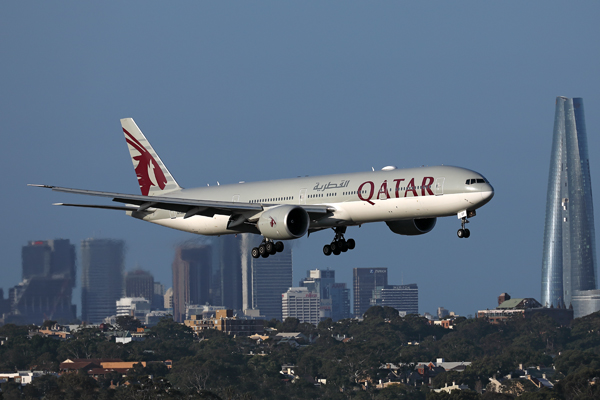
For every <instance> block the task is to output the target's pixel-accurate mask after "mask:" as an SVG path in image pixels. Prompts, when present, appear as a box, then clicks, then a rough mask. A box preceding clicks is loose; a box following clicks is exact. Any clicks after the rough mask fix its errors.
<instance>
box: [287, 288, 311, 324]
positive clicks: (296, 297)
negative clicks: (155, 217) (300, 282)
mask: <svg viewBox="0 0 600 400" xmlns="http://www.w3.org/2000/svg"><path fill="white" fill-rule="evenodd" d="M281 307H282V319H283V320H284V321H285V319H286V318H297V319H298V320H299V321H300V322H308V323H310V324H314V325H317V324H318V323H319V321H321V316H320V315H321V314H320V307H321V296H320V295H319V293H317V292H313V291H309V290H308V288H307V287H294V288H289V289H288V290H287V291H286V292H285V293H283V294H282V296H281Z"/></svg>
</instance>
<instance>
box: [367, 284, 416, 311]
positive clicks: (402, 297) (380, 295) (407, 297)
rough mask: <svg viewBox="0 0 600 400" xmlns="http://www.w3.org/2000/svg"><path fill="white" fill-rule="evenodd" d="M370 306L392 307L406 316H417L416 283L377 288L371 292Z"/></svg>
mask: <svg viewBox="0 0 600 400" xmlns="http://www.w3.org/2000/svg"><path fill="white" fill-rule="evenodd" d="M371 305H378V306H382V307H392V308H395V309H396V310H398V311H400V312H404V313H406V314H418V313H419V287H418V286H417V284H416V283H410V284H408V285H387V286H383V287H380V286H378V287H377V288H376V289H375V290H374V291H373V298H372V299H371Z"/></svg>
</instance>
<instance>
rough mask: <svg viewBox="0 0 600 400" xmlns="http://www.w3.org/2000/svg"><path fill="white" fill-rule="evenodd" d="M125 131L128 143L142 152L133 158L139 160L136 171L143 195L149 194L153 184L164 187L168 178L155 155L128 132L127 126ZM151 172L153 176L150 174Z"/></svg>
mask: <svg viewBox="0 0 600 400" xmlns="http://www.w3.org/2000/svg"><path fill="white" fill-rule="evenodd" d="M123 132H125V135H127V137H126V139H125V140H126V141H127V143H128V144H129V145H130V146H131V147H133V148H134V149H136V150H137V151H138V152H139V153H140V155H139V156H135V157H133V159H134V160H135V161H137V162H138V164H137V166H136V167H135V173H136V175H137V178H138V183H139V185H140V189H141V190H142V195H144V196H148V193H149V192H150V187H152V186H158V187H160V188H161V189H164V188H165V185H166V184H167V178H165V174H163V172H162V170H161V169H160V167H159V166H158V163H157V162H156V160H155V159H154V157H152V155H151V154H150V153H149V152H148V150H146V149H145V148H144V146H142V144H141V143H140V142H139V141H138V140H137V139H136V138H134V137H133V135H132V134H131V133H129V132H127V130H126V129H125V128H123ZM151 173H152V175H153V176H150V174H151ZM152 178H154V179H152Z"/></svg>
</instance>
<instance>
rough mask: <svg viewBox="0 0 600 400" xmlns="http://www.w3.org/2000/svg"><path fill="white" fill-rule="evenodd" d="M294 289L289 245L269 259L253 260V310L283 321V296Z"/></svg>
mask: <svg viewBox="0 0 600 400" xmlns="http://www.w3.org/2000/svg"><path fill="white" fill-rule="evenodd" d="M290 287H292V250H291V246H290V245H287V243H286V247H285V249H284V250H283V251H282V252H281V253H277V254H276V255H274V256H272V257H269V258H253V259H252V308H253V309H258V310H260V313H261V315H264V316H265V317H266V319H273V318H275V319H277V320H279V321H281V318H282V313H281V295H282V294H283V293H285V292H287V290H288V289H289V288H290Z"/></svg>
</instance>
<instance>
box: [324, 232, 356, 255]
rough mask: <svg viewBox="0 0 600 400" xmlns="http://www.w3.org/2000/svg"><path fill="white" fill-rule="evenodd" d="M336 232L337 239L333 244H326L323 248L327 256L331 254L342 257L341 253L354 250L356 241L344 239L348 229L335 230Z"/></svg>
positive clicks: (334, 239)
mask: <svg viewBox="0 0 600 400" xmlns="http://www.w3.org/2000/svg"><path fill="white" fill-rule="evenodd" d="M333 231H334V232H335V237H334V238H333V241H332V242H331V244H326V245H325V246H323V254H325V255H326V256H329V255H331V253H333V254H335V255H336V256H337V255H340V253H345V252H347V251H348V250H352V249H354V247H356V242H355V241H354V239H348V240H346V239H344V233H346V227H345V226H343V227H339V228H333Z"/></svg>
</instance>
